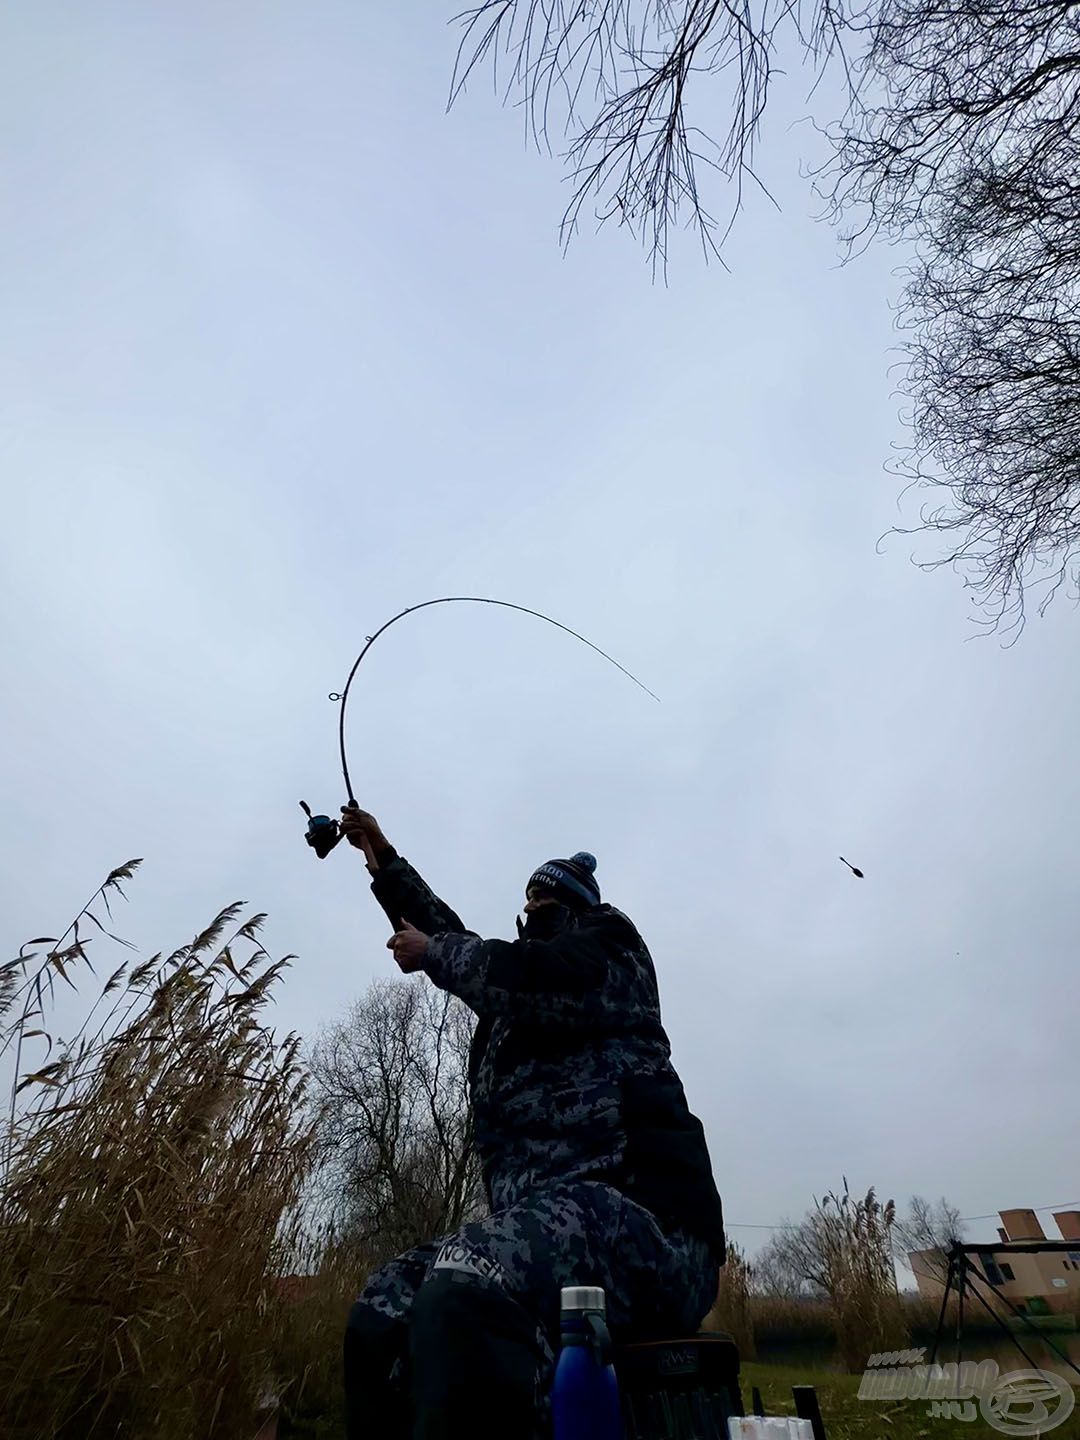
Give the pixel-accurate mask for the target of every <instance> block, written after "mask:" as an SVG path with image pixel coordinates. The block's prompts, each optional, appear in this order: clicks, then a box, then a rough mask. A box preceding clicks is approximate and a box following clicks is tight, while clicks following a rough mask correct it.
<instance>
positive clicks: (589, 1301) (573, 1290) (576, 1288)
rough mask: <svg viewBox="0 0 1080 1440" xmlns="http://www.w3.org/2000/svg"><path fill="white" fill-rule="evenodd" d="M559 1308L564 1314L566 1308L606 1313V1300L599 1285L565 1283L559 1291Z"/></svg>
mask: <svg viewBox="0 0 1080 1440" xmlns="http://www.w3.org/2000/svg"><path fill="white" fill-rule="evenodd" d="M561 1308H562V1311H563V1314H564V1315H565V1314H566V1312H567V1311H568V1310H570V1311H573V1310H578V1311H581V1310H594V1311H597V1312H599V1314H601V1315H606V1314H607V1301H606V1300H605V1298H604V1292H603V1290H601V1288H600V1286H599V1285H567V1286H565V1287H564V1288H563V1290H562V1292H561Z"/></svg>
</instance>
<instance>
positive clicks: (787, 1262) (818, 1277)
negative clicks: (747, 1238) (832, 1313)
mask: <svg viewBox="0 0 1080 1440" xmlns="http://www.w3.org/2000/svg"><path fill="white" fill-rule="evenodd" d="M751 1289H752V1292H753V1293H754V1294H755V1295H771V1296H776V1297H778V1298H782V1299H785V1300H824V1299H826V1298H827V1293H826V1290H825V1281H824V1274H823V1271H822V1267H821V1264H820V1256H819V1255H818V1252H817V1247H816V1246H815V1244H814V1237H813V1234H812V1232H811V1231H810V1229H809V1227H808V1226H807V1224H806V1222H805V1221H803V1222H801V1223H799V1224H792V1225H787V1226H785V1227H784V1228H783V1229H782V1230H778V1231H777V1232H776V1233H775V1234H774V1235H773V1236H772V1238H771V1239H770V1240H769V1241H768V1242H767V1243H766V1244H765V1245H763V1246H762V1248H761V1249H760V1250H759V1251H758V1253H757V1254H756V1255H755V1256H754V1265H753V1275H752V1279H751Z"/></svg>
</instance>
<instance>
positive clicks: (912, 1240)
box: [892, 1195, 964, 1281]
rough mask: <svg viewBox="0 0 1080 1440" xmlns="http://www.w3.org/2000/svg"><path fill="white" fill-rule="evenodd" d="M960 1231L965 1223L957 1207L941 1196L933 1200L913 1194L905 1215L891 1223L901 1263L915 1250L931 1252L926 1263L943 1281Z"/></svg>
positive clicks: (961, 1231)
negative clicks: (949, 1256)
mask: <svg viewBox="0 0 1080 1440" xmlns="http://www.w3.org/2000/svg"><path fill="white" fill-rule="evenodd" d="M963 1233H964V1223H963V1221H962V1220H961V1219H960V1212H959V1210H957V1209H956V1207H955V1206H954V1205H950V1204H949V1202H948V1201H947V1200H946V1199H945V1198H944V1196H942V1198H941V1199H940V1200H938V1201H936V1202H932V1201H930V1200H927V1199H926V1198H925V1197H924V1196H922V1195H913V1196H912V1197H911V1200H910V1201H909V1203H908V1211H907V1214H906V1215H903V1216H897V1218H896V1221H895V1223H894V1224H893V1227H892V1240H893V1252H894V1254H895V1256H896V1258H897V1259H898V1260H899V1261H901V1263H902V1264H904V1265H906V1264H907V1263H908V1256H909V1255H910V1254H911V1253H912V1252H913V1251H915V1250H922V1251H929V1252H931V1253H930V1254H929V1255H928V1256H927V1258H926V1261H925V1263H926V1264H927V1266H928V1267H929V1269H930V1270H931V1271H932V1272H934V1273H938V1274H940V1278H941V1280H942V1281H944V1279H945V1274H946V1270H947V1269H948V1260H947V1256H948V1253H949V1251H950V1250H951V1249H952V1247H953V1245H954V1244H955V1243H956V1241H957V1240H959V1239H961V1238H962V1236H963Z"/></svg>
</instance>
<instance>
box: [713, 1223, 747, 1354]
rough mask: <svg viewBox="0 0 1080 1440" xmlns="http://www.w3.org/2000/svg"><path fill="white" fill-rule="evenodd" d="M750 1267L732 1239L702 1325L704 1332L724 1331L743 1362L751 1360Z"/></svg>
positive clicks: (728, 1244)
mask: <svg viewBox="0 0 1080 1440" xmlns="http://www.w3.org/2000/svg"><path fill="white" fill-rule="evenodd" d="M752 1278H753V1268H752V1267H751V1265H750V1264H749V1262H748V1261H747V1258H746V1256H745V1255H744V1254H743V1253H742V1251H741V1250H740V1249H739V1247H738V1245H736V1244H735V1242H734V1241H733V1240H729V1241H728V1243H727V1261H726V1262H725V1264H724V1265H723V1266H721V1269H720V1279H719V1282H718V1284H717V1288H716V1300H715V1301H714V1302H713V1307H712V1309H711V1310H710V1311H709V1313H708V1315H706V1317H705V1319H704V1320H703V1321H702V1322H701V1328H702V1329H703V1330H707V1331H716V1330H723V1331H724V1332H726V1333H727V1334H728V1335H730V1336H731V1338H732V1339H733V1340H734V1341H735V1343H736V1345H738V1347H739V1354H740V1355H741V1356H742V1358H743V1359H744V1360H753V1358H754V1353H755V1351H754V1319H753V1302H752V1298H751V1295H750V1285H751V1280H752Z"/></svg>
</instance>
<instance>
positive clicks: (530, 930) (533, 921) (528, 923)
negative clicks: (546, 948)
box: [517, 905, 570, 940]
mask: <svg viewBox="0 0 1080 1440" xmlns="http://www.w3.org/2000/svg"><path fill="white" fill-rule="evenodd" d="M569 923H570V910H569V907H568V906H566V905H541V906H540V908H539V910H534V911H533V912H532V914H531V915H526V916H525V923H524V924H522V922H521V919H520V918H519V919H518V922H517V927H518V935H519V936H520V937H521V939H522V940H554V938H555V936H556V935H559V934H561V933H562V931H563V930H565V929H566V927H567V925H569Z"/></svg>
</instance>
